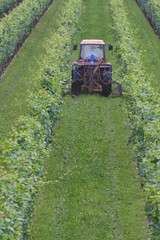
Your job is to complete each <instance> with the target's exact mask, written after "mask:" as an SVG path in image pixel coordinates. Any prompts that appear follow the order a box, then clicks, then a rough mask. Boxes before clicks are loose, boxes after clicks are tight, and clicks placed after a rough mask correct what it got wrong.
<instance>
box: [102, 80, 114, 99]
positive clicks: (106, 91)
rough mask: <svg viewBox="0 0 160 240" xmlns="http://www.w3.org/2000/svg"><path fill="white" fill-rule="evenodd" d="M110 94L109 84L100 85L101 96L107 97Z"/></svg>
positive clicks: (110, 86)
mask: <svg viewBox="0 0 160 240" xmlns="http://www.w3.org/2000/svg"><path fill="white" fill-rule="evenodd" d="M111 92H112V85H111V84H104V83H103V84H102V95H103V96H105V97H108V96H109V95H110V94H111Z"/></svg>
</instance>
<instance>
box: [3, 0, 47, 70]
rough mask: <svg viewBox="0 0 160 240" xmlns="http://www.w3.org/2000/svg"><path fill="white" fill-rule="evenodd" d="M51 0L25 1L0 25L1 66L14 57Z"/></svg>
mask: <svg viewBox="0 0 160 240" xmlns="http://www.w3.org/2000/svg"><path fill="white" fill-rule="evenodd" d="M50 2H51V0H35V1H30V0H25V1H24V2H22V4H20V5H19V6H18V7H17V8H15V9H14V10H13V11H12V12H11V13H10V14H9V15H7V16H6V17H4V18H3V19H2V20H1V23H0V49H1V51H0V66H1V67H2V66H3V65H4V64H5V63H6V62H7V60H8V59H9V58H10V57H11V56H13V54H14V52H15V50H16V48H17V46H18V44H21V43H22V42H23V39H24V37H25V36H26V35H27V34H28V33H29V32H30V31H31V29H32V27H33V25H34V23H35V22H36V21H37V20H38V19H39V18H40V16H41V14H42V13H43V11H44V10H45V9H46V8H47V7H48V5H49V3H50Z"/></svg>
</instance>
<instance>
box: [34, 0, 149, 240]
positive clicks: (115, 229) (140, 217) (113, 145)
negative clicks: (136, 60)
mask: <svg viewBox="0 0 160 240" xmlns="http://www.w3.org/2000/svg"><path fill="white" fill-rule="evenodd" d="M108 6H109V5H108V1H106V0H100V1H98V2H97V1H93V0H88V1H84V2H83V14H82V17H81V23H80V26H81V28H82V31H81V34H80V35H77V36H76V39H75V41H76V42H80V41H81V40H82V39H85V38H86V39H87V38H99V39H103V40H105V42H108V43H112V42H113V39H112V37H113V36H112V30H111V26H112V22H111V18H110V14H109V7H108ZM100 16H101V17H100ZM104 23H105V25H104ZM104 26H105V27H104ZM77 56H78V51H76V52H74V54H73V59H72V61H74V60H76V59H77ZM109 59H111V62H113V65H114V66H113V68H114V69H116V67H117V65H116V63H115V55H114V53H111V54H110V55H109ZM72 61H71V62H72ZM114 78H116V79H117V80H118V74H117V73H116V72H114ZM125 108H126V106H125V103H124V99H123V97H122V98H111V99H108V98H104V97H101V96H100V95H97V94H93V95H85V94H82V95H81V96H79V97H77V98H76V99H72V98H71V97H70V96H67V97H65V106H64V110H63V113H62V120H61V121H59V122H58V123H57V125H56V127H55V128H54V132H55V136H54V139H55V140H54V144H53V145H52V146H51V154H50V157H49V158H48V159H47V161H46V176H47V180H49V183H48V184H46V185H45V186H44V187H43V189H42V191H41V192H40V194H39V197H38V200H37V205H36V208H35V213H34V217H33V220H32V224H31V234H30V239H32V240H33V239H39V240H41V239H43V240H44V239H46V240H51V239H56V240H62V239H67V240H68V239H70V240H71V239H73V240H75V239H76V240H82V239H83V240H88V239H91V240H93V239H97V240H102V239H109V240H112V239H114V240H115V239H116V240H122V239H123V240H124V239H126V240H131V239H132V240H133V239H134V240H135V239H136V240H138V239H139V240H143V239H144V240H146V239H148V237H149V231H148V227H147V223H146V217H145V213H144V201H143V197H142V190H141V188H140V178H139V176H138V170H137V167H136V163H135V161H134V157H133V155H134V153H133V151H132V150H131V146H128V145H127V139H128V136H129V134H130V132H129V127H128V125H129V123H128V118H127V114H126V110H125Z"/></svg>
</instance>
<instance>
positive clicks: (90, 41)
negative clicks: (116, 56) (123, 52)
mask: <svg viewBox="0 0 160 240" xmlns="http://www.w3.org/2000/svg"><path fill="white" fill-rule="evenodd" d="M81 44H103V45H105V43H104V41H103V40H95V39H90V40H89V39H86V40H83V41H82V42H81Z"/></svg>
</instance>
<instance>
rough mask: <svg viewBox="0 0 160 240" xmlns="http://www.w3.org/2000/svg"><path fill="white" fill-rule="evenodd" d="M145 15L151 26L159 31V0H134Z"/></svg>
mask: <svg viewBox="0 0 160 240" xmlns="http://www.w3.org/2000/svg"><path fill="white" fill-rule="evenodd" d="M136 1H137V3H138V4H139V5H140V7H141V9H142V11H144V12H145V14H146V17H147V18H148V19H150V20H151V22H152V24H153V26H154V27H155V29H156V30H157V32H159V33H160V11H159V9H160V2H159V0H136Z"/></svg>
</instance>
